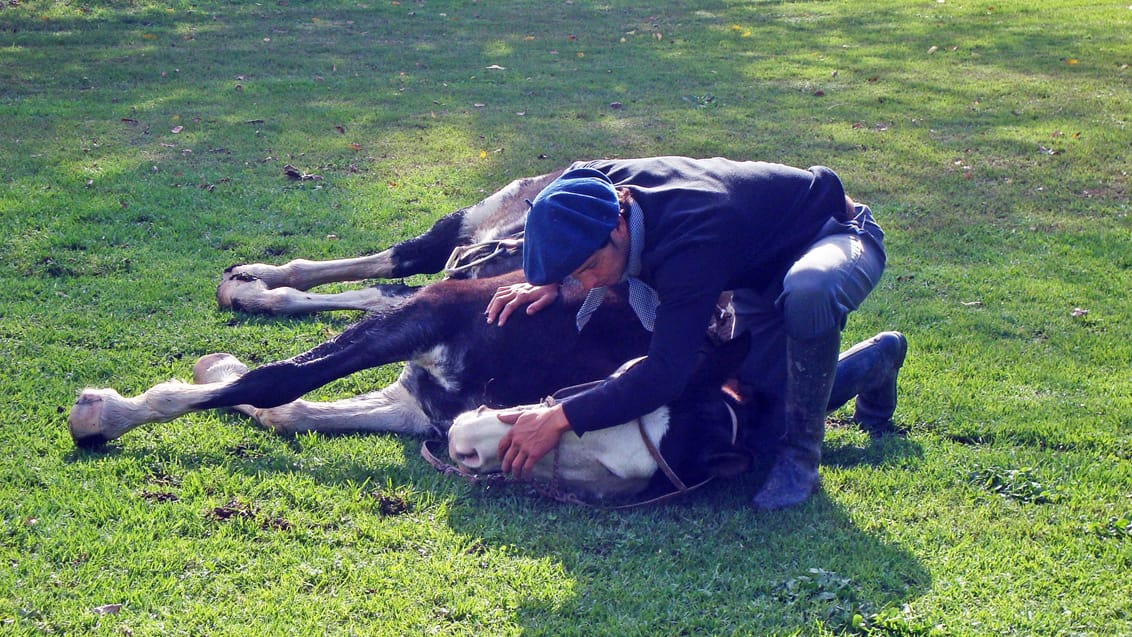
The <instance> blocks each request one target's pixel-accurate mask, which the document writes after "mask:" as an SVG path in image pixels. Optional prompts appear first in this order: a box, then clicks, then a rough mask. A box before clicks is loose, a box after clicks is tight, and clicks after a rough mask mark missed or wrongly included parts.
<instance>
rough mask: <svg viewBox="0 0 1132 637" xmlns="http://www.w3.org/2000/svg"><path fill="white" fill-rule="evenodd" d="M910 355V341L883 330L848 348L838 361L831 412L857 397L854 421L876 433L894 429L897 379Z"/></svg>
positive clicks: (830, 400)
mask: <svg viewBox="0 0 1132 637" xmlns="http://www.w3.org/2000/svg"><path fill="white" fill-rule="evenodd" d="M907 355H908V341H907V339H905V338H904V335H903V334H901V333H900V332H881V333H880V334H877V335H876V336H874V337H872V338H870V339H869V340H867V341H862V342H860V343H857V344H856V345H854V346H853V347H851V348H849V349H848V350H846V351H845V352H844V353H843V354H841V356H840V358H839V359H838V361H837V378H836V380H834V383H833V390H832V391H831V392H830V396H829V411H833V410H835V409H837V408H838V407H840V406H842V405H844V404H845V403H847V402H849V399H850V398H852V397H854V396H856V397H857V403H856V410H855V411H854V413H853V421H854V422H856V423H858V424H859V425H860V426H861V429H864V430H865V431H867V432H869V433H870V434H872V435H874V436H879V435H882V434H884V433H885V432H887V431H891V430H892V414H893V412H895V411H896V378H897V376H898V375H899V374H900V367H901V366H902V365H904V358H905V357H906V356H907Z"/></svg>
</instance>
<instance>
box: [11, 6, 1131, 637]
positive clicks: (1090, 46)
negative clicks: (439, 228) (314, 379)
mask: <svg viewBox="0 0 1132 637" xmlns="http://www.w3.org/2000/svg"><path fill="white" fill-rule="evenodd" d="M1129 33H1132V8H1130V7H1129V6H1128V4H1127V2H1123V3H1121V2H1112V3H1100V2H1096V1H1086V0H1047V1H1044V2H1027V1H1023V0H1005V1H995V2H989V1H984V2H976V3H972V2H968V1H966V0H913V1H906V0H867V1H866V0H841V1H837V2H833V1H814V0H807V1H801V0H799V1H793V2H789V1H756V2H739V1H738V0H707V1H705V2H680V1H664V2H653V3H631V2H624V1H622V0H607V1H606V2H591V1H589V0H568V1H559V0H555V1H553V2H533V1H517V2H507V1H504V0H499V1H489V0H480V1H478V2H467V1H465V2H457V1H454V0H451V1H443V0H400V1H397V0H394V1H390V0H377V1H371V0H363V1H362V2H356V1H355V2H331V1H328V0H327V1H323V0H309V1H306V0H271V1H266V2H261V3H244V2H232V1H228V2H221V1H213V0H201V1H199V2H187V1H173V2H157V1H155V0H130V1H126V0H116V1H107V2H87V3H85V4H83V3H79V2H71V1H61V0H60V1H49V0H42V1H39V0H22V1H21V2H15V1H7V2H5V1H0V263H3V266H2V267H0V285H2V289H3V293H2V294H0V390H2V392H3V395H4V397H5V400H4V401H3V403H2V404H0V445H2V449H3V450H4V451H5V453H4V457H3V458H2V459H0V557H2V559H3V561H2V563H3V565H4V568H3V569H2V570H0V626H2V628H3V630H4V632H5V633H11V634H17V635H39V634H61V635H75V634H94V635H136V636H141V635H276V634H280V635H282V634H295V635H316V634H318V635H321V634H331V635H416V634H445V635H447V634H453V635H455V634H476V635H515V634H521V633H524V634H546V635H617V636H621V635H764V634H775V635H791V634H804V635H834V634H862V635H1012V634H1016V635H1098V636H1099V635H1115V634H1124V635H1132V579H1130V578H1129V573H1130V572H1132V345H1130V343H1132V293H1130V292H1129V290H1132V219H1130V218H1129V213H1130V209H1132V205H1130V204H1129V181H1130V180H1129V174H1128V173H1129V170H1130V169H1132V122H1130V121H1129V118H1130V116H1132V71H1130V70H1129V68H1128V65H1129V64H1130V63H1132V37H1130V36H1129V35H1128V34H1129ZM656 154H686V155H695V156H709V155H722V156H728V157H733V158H737V159H764V160H772V161H780V162H783V163H787V164H792V165H799V166H810V165H814V164H824V165H827V166H830V167H832V168H834V169H835V170H836V171H837V172H838V173H839V174H840V175H841V177H842V179H843V181H844V182H845V184H846V189H847V191H848V192H849V193H850V194H851V195H852V196H853V197H854V198H856V199H859V200H863V201H865V202H867V203H869V204H870V205H871V206H872V208H873V210H874V212H875V213H876V215H877V217H878V218H879V220H880V223H881V224H882V225H883V226H884V228H885V230H886V232H887V237H888V238H887V244H888V250H889V267H888V271H887V273H886V275H885V278H884V280H883V281H882V283H881V285H880V286H879V287H878V289H877V290H876V291H875V292H874V293H873V294H872V296H871V297H870V299H869V300H868V301H867V302H866V304H865V306H864V307H862V308H861V310H860V311H858V312H856V313H855V314H854V315H853V316H852V317H851V319H850V323H849V327H848V329H847V330H846V333H845V336H844V341H845V343H846V344H849V343H852V342H856V341H857V340H861V339H863V338H865V337H867V336H870V335H872V334H873V333H875V332H877V331H880V330H886V329H899V330H901V331H903V332H905V333H906V334H907V336H908V340H909V343H910V354H909V359H908V362H907V364H906V365H905V368H904V372H903V373H902V375H901V403H900V407H899V409H898V411H897V424H898V425H899V426H900V427H901V428H902V429H904V430H905V431H906V432H907V435H905V436H903V437H895V436H892V437H887V438H884V439H881V440H878V441H870V440H869V439H867V438H866V437H865V436H864V435H863V434H861V433H860V432H858V431H856V430H855V429H854V428H853V427H850V426H845V425H844V424H842V423H844V422H845V421H846V420H847V416H848V414H847V413H841V414H836V415H835V418H834V420H833V424H832V426H831V429H830V432H829V435H828V438H827V442H826V445H825V459H824V464H823V467H822V476H823V484H824V489H823V491H822V492H821V493H820V494H819V495H818V496H816V497H815V498H814V499H813V501H812V502H810V503H808V504H806V505H805V506H802V507H799V508H797V509H794V510H790V511H785V512H776V513H756V512H754V511H753V510H752V509H751V508H750V507H749V505H748V502H749V499H750V496H751V495H753V493H754V491H755V489H756V487H757V486H758V480H757V476H756V475H752V476H748V477H744V478H741V479H737V480H733V481H730V482H717V483H714V484H713V485H711V486H709V487H708V488H706V489H704V490H702V491H699V492H697V493H695V494H692V495H690V496H688V497H685V498H683V499H680V500H677V501H676V502H674V503H671V504H667V505H664V506H660V507H654V508H647V509H638V510H633V511H628V512H611V511H598V510H590V509H584V508H578V507H573V506H569V505H564V504H558V503H554V502H551V501H547V500H544V499H540V498H539V497H537V496H535V495H533V494H532V493H531V492H530V491H528V490H527V489H525V488H523V487H518V486H509V487H492V488H488V489H485V488H480V487H473V486H470V485H467V484H465V483H463V482H460V481H457V480H455V479H451V478H445V477H443V476H440V475H438V474H437V473H436V472H435V471H434V470H433V469H432V468H431V467H429V466H428V465H427V464H425V463H424V462H423V461H422V460H421V459H420V457H419V456H418V453H417V451H418V447H419V444H420V442H419V441H418V440H412V439H403V438H397V437H393V436H337V437H325V436H313V435H303V436H297V437H294V438H280V437H277V436H275V435H274V434H271V433H269V432H266V431H263V430H260V429H257V428H255V427H253V426H252V425H251V424H250V423H249V422H248V421H247V420H246V419H245V418H243V417H240V416H237V415H234V414H229V413H222V412H215V413H203V414H195V415H191V416H187V417H184V418H181V419H178V420H176V421H174V422H172V423H168V424H163V425H153V426H148V427H144V428H142V429H139V430H137V431H134V432H131V433H129V434H127V435H126V436H125V437H124V438H122V439H121V440H120V441H117V442H114V443H112V444H110V445H108V446H107V447H106V448H105V449H102V450H99V451H81V450H76V449H75V448H74V447H73V445H72V443H71V439H70V436H69V435H68V433H67V428H66V418H67V414H68V411H69V409H70V405H71V403H72V402H73V400H74V398H75V397H76V395H77V393H78V392H79V391H80V390H81V389H82V388H83V387H87V386H98V387H102V386H109V387H114V388H115V389H117V390H119V391H120V392H122V393H123V394H135V393H139V392H141V391H144V390H145V389H146V388H148V387H149V386H151V385H153V384H154V383H157V382H159V381H163V380H166V379H168V378H180V379H184V380H187V379H189V378H190V376H191V372H190V369H191V366H192V363H193V361H194V360H195V359H196V358H197V357H198V356H200V355H203V354H206V353H210V352H215V351H228V352H232V353H233V354H236V355H237V356H239V357H240V358H242V359H243V360H245V361H249V362H250V363H251V364H260V363H263V362H267V361H271V360H275V359H278V358H283V357H288V356H292V355H294V354H296V353H299V352H301V351H303V350H305V349H307V348H309V347H311V346H313V345H314V344H317V343H319V342H322V341H323V340H325V339H326V338H328V337H330V336H332V335H333V334H335V333H337V332H339V331H340V330H342V329H343V328H344V327H345V326H347V325H349V323H350V322H351V321H352V320H355V319H356V318H357V316H356V315H352V314H350V313H339V314H336V315H325V316H320V317H314V318H309V319H300V320H278V319H263V318H255V317H248V316H241V315H233V314H230V313H225V312H221V311H219V310H218V309H216V305H215V300H214V298H213V291H214V289H215V285H216V283H217V282H218V281H219V275H220V272H221V271H222V270H223V268H225V267H226V266H228V265H231V264H233V263H244V262H270V263H283V262H285V261H287V260H289V259H292V258H300V257H301V258H312V259H323V258H335V257H347V256H357V255H360V254H364V253H368V252H372V251H375V250H377V249H379V248H382V247H385V246H387V245H389V244H391V243H394V242H396V241H398V240H400V239H404V238H407V237H410V236H413V235H415V234H417V233H419V232H421V231H422V230H424V229H425V228H427V227H428V226H429V225H431V223H432V222H433V221H434V220H436V219H437V218H438V217H439V216H440V215H442V214H444V213H447V212H450V211H452V210H456V209H458V208H460V207H462V206H466V205H469V204H471V203H474V202H475V201H478V200H479V199H481V198H482V197H483V196H485V195H486V194H488V193H490V192H492V191H493V190H495V189H497V188H499V187H501V186H503V185H505V184H506V183H507V182H509V181H511V180H512V179H515V178H517V177H521V176H527V175H534V174H539V173H544V172H548V171H550V170H552V169H555V168H559V167H562V166H564V165H566V164H567V163H568V162H570V161H572V160H575V159H586V158H596V157H606V156H618V157H631V156H643V155H656ZM286 164H291V165H294V166H295V167H297V168H298V169H300V170H301V171H303V172H308V173H314V174H318V175H321V176H322V179H321V180H317V181H303V182H295V181H290V180H288V179H286V178H285V177H284V174H283V166H284V165H286ZM396 373H397V369H396V368H389V369H380V370H372V371H369V372H365V373H362V374H358V375H355V376H354V377H351V378H348V379H343V380H341V381H338V382H336V383H334V384H332V385H330V386H328V387H326V388H323V389H321V390H319V391H318V392H317V394H316V395H317V396H319V397H336V396H346V395H352V394H356V393H359V392H362V391H368V390H369V389H372V388H374V387H375V386H378V385H380V384H384V383H387V382H389V381H390V380H392V379H393V378H394V377H395V375H396Z"/></svg>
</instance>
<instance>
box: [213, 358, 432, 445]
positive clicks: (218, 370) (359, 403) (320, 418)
mask: <svg viewBox="0 0 1132 637" xmlns="http://www.w3.org/2000/svg"><path fill="white" fill-rule="evenodd" d="M247 371H248V367H247V366H246V365H244V364H243V363H241V362H240V361H239V360H237V359H236V358H235V357H234V356H231V355H229V354H210V355H209V356H205V357H202V358H201V359H200V360H198V361H197V363H196V365H194V366H193V382H195V383H200V384H206V385H207V384H211V383H216V382H224V381H228V380H231V379H232V378H234V377H236V376H241V375H243V374H245V373H247ZM233 409H235V410H236V411H239V412H240V413H242V414H244V415H247V416H249V417H251V418H253V419H254V420H255V421H256V422H258V423H259V424H260V425H262V426H264V427H267V428H269V429H272V430H273V431H275V432H276V433H280V434H294V433H300V432H306V431H313V432H317V433H354V432H389V433H398V434H409V435H417V436H423V435H427V434H430V433H433V432H436V431H441V432H442V431H444V430H446V429H447V423H434V422H433V420H432V419H430V418H429V417H428V416H427V415H426V414H425V413H424V410H423V409H422V407H421V404H420V402H419V401H418V400H417V399H416V397H414V396H413V395H412V394H411V393H410V392H409V391H408V390H406V389H405V388H404V386H402V384H401V383H400V381H398V382H395V383H393V384H391V385H389V386H387V387H385V388H383V389H381V390H380V391H376V392H372V393H369V394H364V395H361V396H355V397H353V398H345V399H342V400H334V401H326V402H320V401H310V400H303V399H299V400H293V401H291V402H289V403H286V404H283V405H279V406H277V407H269V408H262V409H261V408H257V407H253V406H251V405H236V406H234V407H233Z"/></svg>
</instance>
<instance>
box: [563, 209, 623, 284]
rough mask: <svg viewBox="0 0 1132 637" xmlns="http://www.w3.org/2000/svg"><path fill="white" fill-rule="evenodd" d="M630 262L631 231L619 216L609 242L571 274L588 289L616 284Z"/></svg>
mask: <svg viewBox="0 0 1132 637" xmlns="http://www.w3.org/2000/svg"><path fill="white" fill-rule="evenodd" d="M628 263H629V232H628V227H627V226H626V224H625V219H624V218H623V217H622V218H619V219H618V222H617V227H616V228H614V229H613V232H611V233H610V234H609V242H608V243H606V244H605V245H604V246H602V247H601V248H598V250H597V251H596V252H594V253H593V254H591V255H590V256H589V258H588V259H586V260H585V261H583V262H582V265H580V266H578V269H577V270H574V271H573V272H572V273H570V276H571V277H573V278H575V279H577V281H578V282H579V283H581V284H582V287H583V288H585V289H587V290H592V289H593V288H597V287H602V286H609V285H616V284H617V283H620V282H621V279H622V278H623V277H624V276H625V268H626V267H627V265H628Z"/></svg>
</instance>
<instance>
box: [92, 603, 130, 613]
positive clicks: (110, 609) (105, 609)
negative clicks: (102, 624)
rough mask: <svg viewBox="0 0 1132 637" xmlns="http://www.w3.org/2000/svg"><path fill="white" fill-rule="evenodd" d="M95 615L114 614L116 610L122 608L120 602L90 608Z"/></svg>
mask: <svg viewBox="0 0 1132 637" xmlns="http://www.w3.org/2000/svg"><path fill="white" fill-rule="evenodd" d="M90 610H91V612H92V613H94V614H96V615H116V614H117V613H118V611H120V610H122V605H121V604H106V605H105V606H99V607H97V608H92V609H90Z"/></svg>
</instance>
